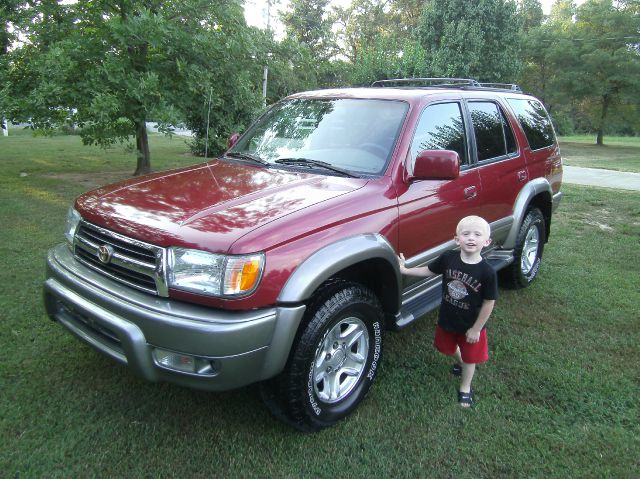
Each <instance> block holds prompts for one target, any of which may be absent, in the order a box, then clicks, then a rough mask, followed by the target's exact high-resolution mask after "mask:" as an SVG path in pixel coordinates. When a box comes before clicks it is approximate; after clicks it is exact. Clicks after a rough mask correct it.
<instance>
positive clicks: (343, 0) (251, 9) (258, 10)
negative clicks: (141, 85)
mask: <svg viewBox="0 0 640 479" xmlns="http://www.w3.org/2000/svg"><path fill="white" fill-rule="evenodd" d="M553 2H554V0H542V1H541V2H540V3H541V4H542V10H543V11H544V13H545V14H548V13H549V12H550V11H551V5H552V4H553ZM574 2H575V3H576V4H577V5H580V4H581V3H584V2H585V0H577V1H576V0H574ZM279 3H280V4H281V6H279V7H273V6H272V7H271V22H272V25H271V27H272V28H273V27H274V26H275V22H276V19H277V11H276V10H277V9H281V10H282V9H284V8H285V5H286V4H287V3H288V2H287V0H281V1H280V2H279ZM331 3H333V4H334V5H343V6H346V5H349V3H350V0H332V2H331ZM266 12H267V0H245V8H244V16H245V18H246V19H247V23H248V24H249V25H252V26H255V27H259V28H266V25H267V22H266V18H267V13H266Z"/></svg>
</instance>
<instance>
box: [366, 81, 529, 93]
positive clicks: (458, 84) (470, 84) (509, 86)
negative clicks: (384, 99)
mask: <svg viewBox="0 0 640 479" xmlns="http://www.w3.org/2000/svg"><path fill="white" fill-rule="evenodd" d="M371 86H372V87H379V88H382V87H414V88H461V89H487V90H501V91H503V90H506V91H512V92H520V93H521V92H522V90H521V89H520V87H519V86H518V85H516V84H515V83H480V82H478V81H477V80H474V79H473V78H394V79H391V80H378V81H374V82H373V83H372V84H371Z"/></svg>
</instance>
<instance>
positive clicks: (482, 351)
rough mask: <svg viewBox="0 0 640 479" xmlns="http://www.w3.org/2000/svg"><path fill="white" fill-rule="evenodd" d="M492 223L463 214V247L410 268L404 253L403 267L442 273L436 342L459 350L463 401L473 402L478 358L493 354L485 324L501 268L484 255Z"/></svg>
mask: <svg viewBox="0 0 640 479" xmlns="http://www.w3.org/2000/svg"><path fill="white" fill-rule="evenodd" d="M490 236H491V228H490V226H489V223H487V222H486V221H485V220H484V219H483V218H480V217H479V216H467V217H465V218H462V219H461V220H460V222H459V223H458V226H457V227H456V234H455V236H454V240H455V242H456V244H457V245H458V246H459V247H460V252H459V253H458V252H456V251H448V252H446V253H444V254H443V255H441V256H440V257H439V258H437V259H436V260H435V261H434V262H433V263H431V265H430V266H428V267H427V266H423V267H420V268H407V267H406V266H405V259H404V256H403V255H402V253H401V254H400V257H399V262H400V272H401V273H402V274H406V275H410V276H422V277H426V276H433V275H437V274H442V275H443V276H442V303H441V304H440V313H439V316H438V325H437V326H436V335H435V340H434V345H435V347H436V349H437V350H438V351H440V352H441V353H443V354H447V355H450V356H455V358H456V360H457V361H458V364H456V365H455V366H454V367H453V368H452V373H453V374H455V375H456V376H460V375H461V376H462V378H461V382H460V389H459V390H458V402H459V403H460V405H461V406H462V407H471V406H472V405H473V389H472V388H471V381H472V380H473V375H474V373H475V370H476V364H479V363H484V362H486V361H487V360H488V359H489V350H488V346H487V333H486V330H485V329H484V326H485V324H486V323H487V321H488V320H489V316H490V315H491V312H492V311H493V306H494V304H495V300H496V298H497V296H498V281H497V278H496V272H495V270H494V269H493V268H492V267H491V265H490V264H489V263H488V262H487V261H486V260H485V259H484V258H483V257H482V256H481V255H480V253H481V252H482V248H484V247H486V246H489V244H491V238H490Z"/></svg>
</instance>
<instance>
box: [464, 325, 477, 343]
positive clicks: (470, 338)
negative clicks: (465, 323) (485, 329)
mask: <svg viewBox="0 0 640 479" xmlns="http://www.w3.org/2000/svg"><path fill="white" fill-rule="evenodd" d="M466 336H467V342H468V343H471V344H474V343H477V342H478V341H480V331H478V330H476V329H473V328H471V329H469V330H468V331H467V335H466Z"/></svg>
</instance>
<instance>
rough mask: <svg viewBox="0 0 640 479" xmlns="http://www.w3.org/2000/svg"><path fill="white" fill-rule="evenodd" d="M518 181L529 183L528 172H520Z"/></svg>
mask: <svg viewBox="0 0 640 479" xmlns="http://www.w3.org/2000/svg"><path fill="white" fill-rule="evenodd" d="M518 181H527V170H520V171H518Z"/></svg>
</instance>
